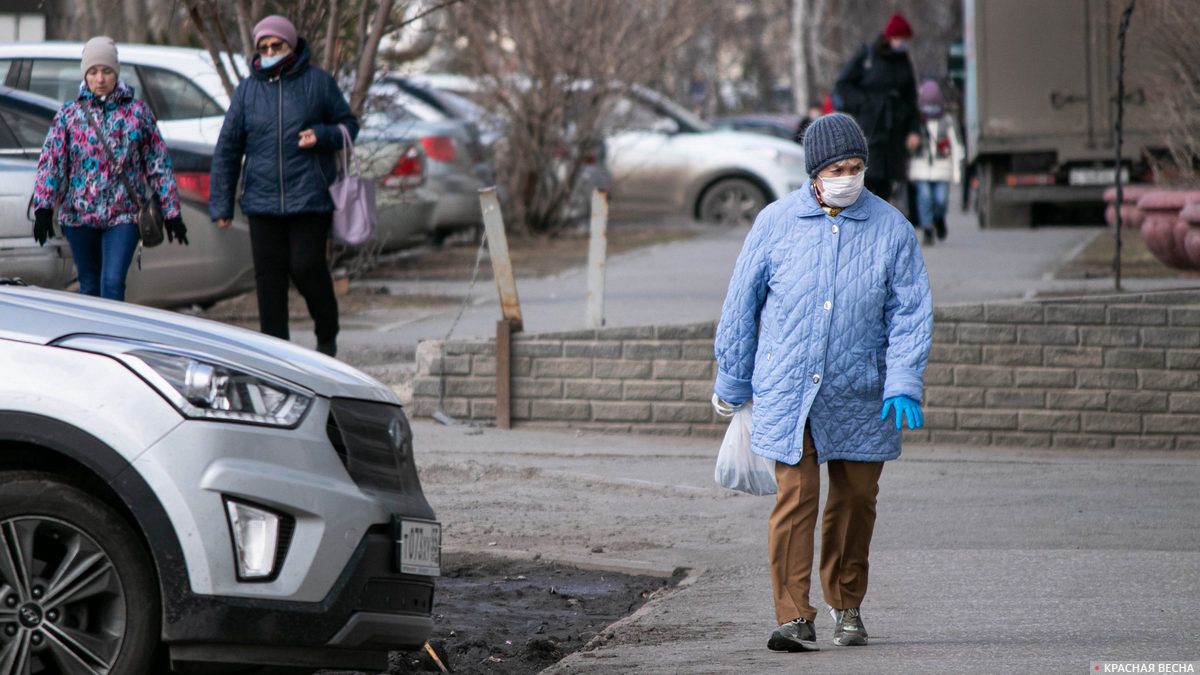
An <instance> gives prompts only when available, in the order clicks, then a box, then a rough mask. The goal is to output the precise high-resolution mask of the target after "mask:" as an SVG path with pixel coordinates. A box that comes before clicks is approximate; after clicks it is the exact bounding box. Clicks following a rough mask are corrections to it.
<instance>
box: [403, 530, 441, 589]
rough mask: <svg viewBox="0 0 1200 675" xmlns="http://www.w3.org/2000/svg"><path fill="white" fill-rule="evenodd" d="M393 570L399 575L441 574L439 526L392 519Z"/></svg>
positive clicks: (433, 575)
mask: <svg viewBox="0 0 1200 675" xmlns="http://www.w3.org/2000/svg"><path fill="white" fill-rule="evenodd" d="M392 539H393V540H394V543H395V546H396V569H398V570H399V571H400V572H401V573H402V574H421V575H425V576H430V577H436V576H441V574H442V526H441V524H440V523H434V522H431V521H428V520H407V519H403V518H400V517H399V516H394V517H393V518H392Z"/></svg>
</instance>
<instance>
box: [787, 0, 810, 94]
mask: <svg viewBox="0 0 1200 675" xmlns="http://www.w3.org/2000/svg"><path fill="white" fill-rule="evenodd" d="M807 10H808V0H792V39H791V47H792V107H793V108H794V109H795V111H796V112H798V113H800V114H804V112H805V111H806V110H808V72H809V68H808V32H807V30H806V28H807V24H806V23H805V21H806V20H807V19H809V16H808V12H807Z"/></svg>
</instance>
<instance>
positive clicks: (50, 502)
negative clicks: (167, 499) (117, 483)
mask: <svg viewBox="0 0 1200 675" xmlns="http://www.w3.org/2000/svg"><path fill="white" fill-rule="evenodd" d="M0 485H3V486H4V490H3V491H2V492H0V673H64V674H68V675H75V674H76V673H79V674H81V675H82V674H91V673H129V674H130V675H144V674H147V673H150V672H151V667H152V664H153V663H154V661H153V659H154V656H155V650H156V649H157V646H158V635H159V631H160V623H159V598H158V584H157V583H156V582H155V576H154V572H153V569H152V568H151V566H150V562H149V561H148V560H147V556H146V552H145V550H144V549H143V547H142V546H141V544H140V543H139V542H140V539H139V537H138V535H137V534H136V533H135V532H134V531H133V529H132V528H131V527H130V526H129V525H128V524H126V523H125V521H124V520H123V519H122V517H121V516H120V515H119V514H118V513H117V512H115V511H114V510H113V509H111V508H110V507H108V506H107V505H106V504H105V503H104V502H102V501H100V500H99V499H96V498H95V497H93V496H91V495H89V494H87V493H86V492H83V491H82V490H80V489H78V488H76V487H74V486H72V485H71V484H69V483H67V482H65V481H63V480H61V479H59V478H58V477H56V476H53V475H51V474H44V473H32V472H22V471H7V472H4V471H0Z"/></svg>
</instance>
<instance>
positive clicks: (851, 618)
mask: <svg viewBox="0 0 1200 675" xmlns="http://www.w3.org/2000/svg"><path fill="white" fill-rule="evenodd" d="M829 613H830V614H832V615H833V622H834V627H833V644H835V645H837V646H839V647H861V646H863V645H865V644H867V629H866V627H865V626H863V622H862V614H861V613H859V611H858V608H857V607H851V608H849V609H834V608H833V607H830V608H829Z"/></svg>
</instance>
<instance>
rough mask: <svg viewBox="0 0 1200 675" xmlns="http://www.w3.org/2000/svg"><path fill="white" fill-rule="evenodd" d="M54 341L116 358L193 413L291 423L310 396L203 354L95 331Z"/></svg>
mask: <svg viewBox="0 0 1200 675" xmlns="http://www.w3.org/2000/svg"><path fill="white" fill-rule="evenodd" d="M59 344H60V346H63V347H69V348H72V349H80V350H83V351H90V352H96V353H101V354H107V355H109V356H112V357H113V358H116V359H117V360H119V361H121V362H122V363H124V364H125V365H126V366H127V367H128V368H129V369H130V370H132V371H134V372H135V373H137V374H138V375H140V376H141V377H142V379H143V380H145V381H146V382H148V383H149V384H150V385H151V386H152V387H154V388H155V389H156V390H158V392H159V393H160V394H162V396H163V398H165V399H167V400H168V401H170V402H171V404H172V405H174V406H175V407H176V408H177V409H178V410H179V412H180V413H182V414H183V415H184V416H185V417H189V418H192V419H206V420H219V421H225V422H247V423H250V424H262V425H266V426H274V427H295V426H296V425H298V424H300V421H301V420H302V419H304V414H305V413H306V412H308V409H309V407H310V406H311V405H312V401H313V395H312V393H311V392H308V391H305V390H303V389H301V388H300V387H298V386H296V385H294V384H291V383H289V382H285V381H283V380H280V379H279V378H276V377H272V376H270V375H267V374H264V373H259V372H253V371H252V370H250V369H248V368H243V367H240V366H234V365H231V364H227V363H224V362H222V361H220V360H218V359H214V358H212V357H209V356H207V355H201V354H191V353H188V352H186V351H182V350H172V349H168V348H166V347H162V346H160V345H154V344H150V343H145V342H136V341H132V340H120V339H113V338H102V337H96V336H80V337H74V338H68V339H67V340H64V341H62V342H61V343H59Z"/></svg>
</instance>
